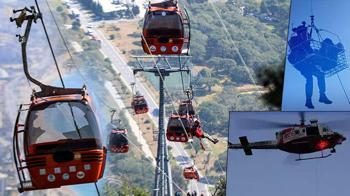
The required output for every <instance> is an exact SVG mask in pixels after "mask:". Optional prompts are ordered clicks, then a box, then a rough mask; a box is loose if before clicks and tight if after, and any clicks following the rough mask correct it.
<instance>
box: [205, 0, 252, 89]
mask: <svg viewBox="0 0 350 196" xmlns="http://www.w3.org/2000/svg"><path fill="white" fill-rule="evenodd" d="M208 3H209V4H210V5H211V7H212V9H213V10H214V12H215V14H216V16H217V17H218V19H219V22H220V23H221V25H222V27H223V28H224V31H225V33H226V36H227V38H228V39H229V41H231V43H232V45H233V47H234V49H235V51H236V52H237V55H238V57H239V59H240V61H241V63H242V64H243V66H244V68H245V69H246V72H247V74H248V76H249V78H250V80H251V81H252V82H253V84H254V85H255V86H256V84H257V82H256V80H255V79H254V77H253V74H252V73H251V71H250V70H249V66H248V65H247V64H246V62H245V60H244V58H243V56H242V54H241V52H240V51H239V48H238V47H237V46H236V43H235V42H234V40H233V39H232V37H231V34H230V33H229V31H228V29H227V27H226V25H225V23H224V21H223V20H222V18H221V15H220V14H219V13H218V11H217V9H216V8H215V6H214V4H213V3H212V0H209V1H208Z"/></svg>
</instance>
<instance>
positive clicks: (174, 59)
mask: <svg viewBox="0 0 350 196" xmlns="http://www.w3.org/2000/svg"><path fill="white" fill-rule="evenodd" d="M134 58H136V60H137V62H138V66H136V67H135V68H134V69H133V72H134V75H135V74H137V73H138V72H148V73H154V75H155V76H157V77H159V115H158V117H159V119H158V129H159V133H158V149H157V158H156V163H157V164H156V170H155V178H154V190H153V196H164V195H167V196H173V195H174V193H173V187H172V184H173V182H172V174H171V167H170V163H169V157H168V146H167V142H166V137H165V129H164V117H165V115H164V112H165V107H164V93H165V92H164V90H165V86H164V82H165V78H166V77H167V76H169V75H170V74H171V73H183V72H185V73H187V74H189V73H190V68H189V66H188V64H189V60H190V59H191V56H181V57H180V56H156V57H155V56H134ZM147 60H151V62H149V61H148V62H145V61H147Z"/></svg>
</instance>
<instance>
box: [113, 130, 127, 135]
mask: <svg viewBox="0 0 350 196" xmlns="http://www.w3.org/2000/svg"><path fill="white" fill-rule="evenodd" d="M111 133H115V134H128V130H126V129H113V130H112V132H111Z"/></svg>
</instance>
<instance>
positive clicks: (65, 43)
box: [46, 0, 185, 193]
mask: <svg viewBox="0 0 350 196" xmlns="http://www.w3.org/2000/svg"><path fill="white" fill-rule="evenodd" d="M46 3H47V4H48V2H47V0H46ZM48 7H49V10H50V12H51V14H52V17H53V18H54V21H56V20H55V16H54V15H53V13H52V10H51V8H50V5H49V4H48ZM55 24H56V28H57V29H58V32H59V34H60V37H61V39H62V40H63V42H64V45H65V47H66V50H67V51H68V53H69V55H70V58H71V60H72V62H73V65H74V67H75V68H76V69H77V70H78V72H79V74H80V75H81V77H82V78H83V80H84V81H85V82H86V79H85V78H84V76H83V75H82V73H80V69H79V68H78V67H77V66H76V64H75V61H74V59H73V57H72V55H71V52H70V50H69V47H68V45H67V42H66V41H65V38H64V37H63V34H62V32H61V30H60V28H59V26H58V24H57V22H55ZM97 97H98V96H97ZM98 98H99V97H98ZM101 100H102V103H103V104H104V105H105V106H107V107H108V108H112V107H111V106H109V105H108V104H106V103H105V102H104V100H103V99H101ZM129 141H130V140H129ZM136 147H137V146H136ZM141 152H143V151H141ZM143 153H144V152H143ZM162 172H163V173H164V171H162ZM164 174H165V173H164ZM173 184H174V182H173ZM175 185H176V184H175ZM176 186H177V188H179V186H178V185H176ZM182 192H184V193H185V191H183V190H182Z"/></svg>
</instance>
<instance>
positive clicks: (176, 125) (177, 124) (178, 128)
mask: <svg viewBox="0 0 350 196" xmlns="http://www.w3.org/2000/svg"><path fill="white" fill-rule="evenodd" d="M181 122H182V124H181ZM184 128H185V129H186V131H189V129H190V123H189V121H188V119H187V118H181V121H180V119H170V120H169V123H168V129H169V130H170V131H171V132H176V133H183V132H184Z"/></svg>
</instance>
